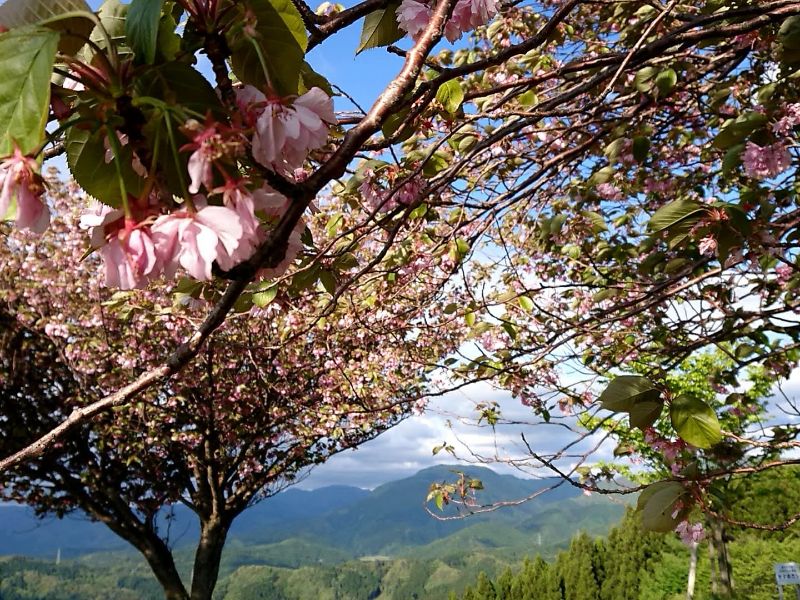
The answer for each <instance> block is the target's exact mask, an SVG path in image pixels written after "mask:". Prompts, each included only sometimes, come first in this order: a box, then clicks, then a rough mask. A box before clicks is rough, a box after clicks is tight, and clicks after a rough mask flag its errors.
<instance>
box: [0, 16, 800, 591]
mask: <svg viewBox="0 0 800 600" xmlns="http://www.w3.org/2000/svg"><path fill="white" fill-rule="evenodd" d="M361 21H363V22H362V24H361V39H360V44H359V46H358V48H354V49H353V51H354V52H367V51H368V52H383V51H384V50H383V48H385V51H387V52H389V53H391V54H393V55H398V56H400V57H401V59H402V66H400V68H399V70H398V72H397V73H396V75H395V77H394V79H393V80H392V81H391V82H390V83H389V84H388V85H387V86H386V88H385V89H384V90H383V91H382V92H381V93H380V94H378V95H377V97H376V98H374V101H373V103H372V104H371V106H370V107H369V108H368V109H367V108H361V106H360V105H359V104H358V102H356V101H355V100H354V99H353V98H352V96H351V95H349V94H348V92H347V90H344V89H342V88H341V87H339V86H337V85H336V83H335V82H329V81H327V80H326V79H325V78H324V77H322V75H320V74H319V73H317V72H315V71H314V69H313V63H314V59H313V53H311V54H309V53H310V52H311V50H313V49H314V48H315V47H317V46H321V47H323V48H324V47H325V45H326V44H328V43H329V41H330V40H331V38H334V37H336V36H338V35H340V34H342V32H343V31H344V30H346V29H347V28H350V27H352V26H355V24H356V23H357V22H361ZM0 24H3V25H4V28H5V29H6V31H5V32H3V33H2V34H0V66H2V68H3V72H4V73H6V76H4V78H3V81H2V82H0V153H2V154H3V156H4V157H5V158H3V160H2V163H0V183H1V184H2V185H1V186H0V217H2V218H4V219H6V220H7V221H8V224H5V225H2V227H3V229H2V232H3V244H2V246H0V253H2V256H3V260H2V262H1V263H0V264H2V267H0V281H2V282H3V285H2V288H0V316H2V319H3V322H4V323H7V326H6V327H5V329H4V332H3V336H4V337H3V344H4V348H3V352H4V357H3V362H2V364H3V365H4V372H3V379H2V380H0V381H2V382H3V385H4V386H5V387H4V389H3V392H4V395H5V396H7V397H8V398H9V401H8V402H7V403H4V407H6V406H7V407H8V409H5V408H4V410H7V414H5V415H4V416H3V419H2V421H0V424H2V426H3V427H4V428H6V429H8V430H9V432H10V433H9V435H8V437H7V438H6V439H5V440H4V442H3V457H2V458H0V469H2V472H3V474H4V475H3V480H5V481H4V488H3V489H4V494H6V495H9V496H13V497H18V498H22V499H25V500H26V501H28V502H31V503H33V504H36V505H38V506H40V507H41V510H44V511H48V510H55V511H56V512H59V511H64V510H68V509H69V508H71V507H72V506H81V507H82V508H83V509H84V510H87V511H88V512H89V513H90V514H93V515H94V516H95V517H96V518H101V519H103V520H106V518H107V519H108V521H107V522H113V523H115V526H117V527H119V528H120V531H122V525H121V523H128V524H129V526H130V527H131V528H133V529H137V528H141V527H145V528H146V529H147V528H149V529H148V531H147V532H146V535H145V534H142V531H141V530H139V531H138V533H136V537H139V538H141V535H140V534H142V535H145V537H148V536H150V537H149V538H148V539H150V542H147V543H145V542H141V544H140V545H139V546H138V547H140V549H141V550H142V551H143V552H144V553H145V555H147V554H148V552H152V551H153V550H152V548H151V546H149V545H148V544H151V545H153V547H157V546H158V542H157V540H156V538H158V535H157V532H154V531H152V529H153V527H152V525H153V523H154V521H153V515H154V514H155V512H154V511H157V509H158V507H160V506H162V505H164V504H165V503H169V502H174V501H178V500H180V501H183V502H185V503H187V504H188V505H189V506H191V507H193V508H194V509H195V511H196V512H197V513H198V515H199V516H200V518H201V521H203V522H204V523H207V526H208V527H211V528H212V529H213V528H214V527H216V528H217V529H218V533H219V534H220V535H215V536H212V537H215V539H216V540H217V542H215V543H214V544H211V545H210V546H208V547H207V548H206V550H207V554H208V556H210V557H212V562H213V556H215V555H218V551H219V550H220V549H221V545H220V544H221V543H224V530H225V528H226V525H229V520H230V519H231V518H233V516H235V514H238V511H240V510H243V509H244V508H245V507H246V505H247V504H248V503H249V502H251V501H253V499H254V498H257V497H258V495H259V494H264V493H271V490H273V489H275V486H277V487H280V485H282V483H280V482H283V483H286V482H289V481H291V480H292V478H293V477H294V476H295V475H296V474H297V473H298V472H299V470H301V469H302V468H303V467H304V466H307V465H309V464H313V463H315V462H319V461H322V460H324V459H325V458H326V457H327V456H329V455H330V454H332V453H335V452H338V451H340V450H341V449H344V448H348V447H353V446H355V445H358V444H359V443H360V442H361V441H363V440H366V439H369V438H370V437H372V436H374V435H376V434H377V433H379V432H380V431H382V430H384V429H385V428H387V427H389V426H391V425H392V424H393V423H395V422H397V421H398V420H400V419H402V418H403V417H404V416H406V415H408V414H409V413H410V411H411V410H412V409H413V408H414V407H415V406H416V407H417V408H422V407H423V406H424V403H425V401H426V399H428V398H430V397H432V396H435V395H440V394H444V393H446V392H447V391H448V390H453V389H456V388H460V387H464V386H467V385H469V384H470V383H474V382H479V381H483V382H488V383H490V384H491V385H492V386H494V387H496V388H497V389H500V390H505V391H507V392H509V393H510V394H512V395H513V396H514V397H515V398H516V399H517V400H518V401H519V402H521V403H522V404H523V405H524V406H526V407H528V408H529V410H530V414H531V426H533V425H536V426H541V427H553V426H556V427H559V428H560V429H561V430H562V431H563V432H564V433H565V435H567V434H569V435H571V436H572V437H571V439H569V440H567V441H565V442H564V446H563V448H562V449H561V450H559V451H557V452H547V453H544V452H541V451H539V450H538V449H537V448H536V447H535V444H534V443H533V442H532V441H530V440H532V439H533V437H534V436H531V435H528V436H527V437H525V438H524V442H525V444H526V445H527V446H526V447H527V454H526V456H525V457H524V460H525V461H527V462H525V464H526V465H529V466H533V467H538V468H545V469H550V470H554V471H556V472H557V473H559V474H560V475H562V476H563V477H564V478H565V480H566V481H567V482H568V483H569V484H576V485H583V486H585V487H587V488H588V489H594V490H596V491H599V487H598V486H597V485H595V482H596V481H597V480H598V478H600V479H602V478H604V477H613V476H614V475H615V474H616V473H617V472H618V471H620V470H621V469H620V465H612V466H602V467H598V469H599V470H598V471H597V472H591V473H589V477H588V479H587V480H585V481H584V482H583V483H580V482H576V481H575V480H574V479H573V476H574V475H575V474H577V473H579V472H582V471H581V469H582V468H583V467H585V466H587V465H588V464H590V463H591V462H592V455H593V453H594V450H596V449H597V448H599V447H600V445H601V444H602V443H603V440H604V439H609V438H612V437H614V436H615V435H616V434H617V433H618V432H619V433H620V436H619V437H620V438H621V439H625V438H630V436H631V434H630V430H631V429H638V430H640V431H646V430H648V429H649V428H650V427H651V426H655V427H656V429H657V431H658V432H659V433H658V440H656V441H658V443H659V445H653V444H651V447H652V448H654V449H655V450H657V451H659V452H662V453H664V451H665V449H666V450H670V451H671V450H673V449H674V448H675V447H676V446H681V448H684V447H686V446H687V445H689V446H691V447H692V448H694V449H696V451H697V452H698V453H699V456H701V457H703V458H704V459H705V460H703V461H698V462H697V463H695V466H694V467H693V468H687V469H683V470H677V472H670V473H668V474H665V476H666V479H665V480H663V481H659V482H654V483H652V484H650V485H649V486H648V487H647V489H645V490H644V491H643V493H642V496H641V497H640V505H641V506H642V510H643V511H644V512H645V513H648V514H650V515H651V516H655V517H656V518H655V519H651V520H650V521H651V522H654V521H655V522H658V525H657V527H656V528H664V527H665V525H664V524H665V523H666V524H667V525H672V526H674V522H673V521H675V519H676V518H677V517H680V516H687V515H689V513H690V511H691V510H692V509H693V507H698V506H699V507H700V508H702V509H704V510H714V509H713V507H712V505H713V501H712V500H709V498H710V497H711V496H713V491H714V482H715V481H717V480H720V479H723V478H725V477H728V476H733V475H747V474H748V473H753V472H758V471H764V470H769V469H773V468H778V467H781V466H784V465H786V464H787V463H791V462H794V461H795V459H793V458H791V456H787V454H786V452H785V451H787V450H790V449H792V448H795V447H796V446H797V444H798V442H797V441H796V437H797V433H798V431H800V430H798V427H797V425H796V424H795V421H796V419H795V417H796V416H797V415H798V409H797V407H796V405H795V404H794V402H793V401H792V399H791V398H788V397H787V398H785V399H783V400H782V399H780V398H778V399H776V400H775V401H774V402H773V403H772V404H771V405H770V407H769V410H768V409H767V407H766V406H764V405H760V404H758V403H757V402H756V401H755V400H754V399H753V395H752V394H748V390H747V389H746V386H745V381H746V373H747V372H748V369H751V368H753V369H757V371H758V373H759V375H758V377H759V380H760V381H763V382H768V383H769V384H772V385H774V386H777V385H779V384H780V383H781V382H782V381H785V380H786V379H787V378H789V377H790V375H791V373H792V371H793V369H795V368H796V367H797V364H798V361H799V360H800V351H799V350H798V343H800V325H799V324H798V322H800V319H798V310H799V306H798V300H797V298H796V296H797V295H796V292H795V290H796V288H797V286H798V283H800V263H799V262H798V261H800V258H798V252H797V240H798V232H800V219H799V218H798V214H800V212H799V210H798V197H797V185H796V175H795V174H796V169H795V162H796V160H797V150H796V137H797V127H798V125H800V101H799V100H800V99H799V98H798V87H797V74H798V68H800V56H799V55H798V53H797V51H798V48H800V26H799V25H798V24H800V3H798V2H792V1H789V0H776V1H763V2H762V1H759V2H733V3H731V2H718V1H716V0H708V1H697V2H684V3H679V2H677V1H676V0H672V1H669V2H665V3H659V2H655V3H654V2H628V1H620V2H616V1H613V0H612V1H608V2H585V1H581V0H566V1H543V2H539V1H530V2H529V1H522V2H515V1H508V2H494V1H492V0H438V1H437V2H432V1H428V2H419V1H417V0H403V1H402V2H400V3H397V2H389V1H383V0H364V1H362V2H360V3H356V4H354V5H352V6H349V7H345V6H341V5H338V4H335V5H334V4H330V3H324V4H323V5H321V6H320V7H311V6H309V5H307V4H306V3H305V2H303V1H302V0H292V1H287V0H247V1H245V2H232V1H230V0H176V1H174V2H173V1H166V0H165V1H149V0H133V1H132V2H131V3H129V4H122V3H120V2H118V1H117V0H107V1H106V2H105V3H103V5H102V6H101V7H100V9H99V10H98V11H97V12H96V13H94V12H91V11H90V10H89V8H88V6H86V5H85V3H84V2H83V0H69V1H67V0H64V2H61V3H57V4H53V3H49V2H44V1H36V2H21V1H19V0H9V1H8V2H6V3H5V4H4V5H3V6H2V7H1V8H0ZM395 44H399V45H395ZM200 55H203V56H204V58H205V59H207V61H208V64H210V67H209V69H208V72H207V75H208V77H207V76H206V75H204V72H203V71H202V67H201V64H202V63H201V62H200V61H198V57H200ZM307 55H308V56H307ZM334 97H335V98H336V102H335V103H334V100H333V99H334ZM58 155H64V156H65V157H66V162H67V165H68V168H69V171H70V174H71V176H72V178H73V180H74V181H73V182H67V183H58V182H56V181H55V180H52V179H50V178H48V177H46V176H43V175H42V172H41V168H42V167H41V160H42V159H43V158H44V157H53V156H58ZM90 197H91V199H90ZM709 349H716V350H718V351H719V352H721V353H723V354H724V356H725V359H724V360H720V362H719V364H718V365H717V367H715V369H713V375H712V377H713V388H712V392H711V393H710V394H705V393H699V392H698V390H697V389H693V388H692V387H691V386H686V385H683V384H680V383H679V382H676V381H675V377H676V374H678V375H680V374H681V373H684V372H685V370H682V367H681V365H685V361H687V360H689V361H691V360H699V359H698V358H697V357H699V356H704V355H706V354H704V353H706V352H707V351H708V350H709ZM40 365H41V366H40ZM33 369H35V374H34V371H33ZM671 378H672V379H671ZM763 391H764V390H760V391H759V393H761V392H763ZM773 408H774V409H777V408H780V410H781V411H783V413H781V412H779V411H777V410H772V409H773ZM608 411H611V412H612V413H617V414H618V415H622V418H619V417H613V416H609V413H608ZM767 412H768V413H769V417H767V416H763V418H760V417H761V416H762V413H767ZM478 413H479V416H478V418H479V420H480V422H482V423H485V424H487V425H489V426H491V427H496V426H498V425H502V424H503V422H504V421H503V414H502V411H501V410H500V408H499V407H498V406H496V405H495V404H493V403H491V402H488V401H487V402H485V403H483V404H481V405H480V406H479V407H478ZM784 413H788V414H784ZM610 419H611V420H613V421H614V426H613V428H612V429H611V430H609V429H608V427H606V425H607V424H608V423H609V420H610ZM635 435H638V434H635ZM565 439H566V438H565ZM651 441H652V439H651ZM753 453H756V454H760V456H762V457H765V458H764V460H761V461H760V462H758V464H755V465H754V464H751V463H749V462H748V461H747V460H745V459H746V458H749V457H751V456H752V455H753ZM673 462H674V461H673V460H672V459H669V458H667V464H669V463H673ZM87 465H88V466H87ZM687 467H688V465H687ZM623 470H624V469H623ZM583 472H584V474H586V472H585V470H584V471H583ZM76 478H77V479H76ZM109 478H111V479H109ZM154 480H158V481H154ZM109 481H114V482H115V484H114V490H106V491H103V492H102V493H103V494H106V492H108V491H113V493H110V494H107V496H108V498H107V499H108V501H109V502H112V503H114V504H115V506H114V507H113V508H110V507H109V506H106V505H102V506H100V505H97V506H95V503H96V502H97V501H98V499H99V498H98V496H97V494H98V493H99V491H100V488H102V487H103V486H104V485H106V484H107V483H108V482H109ZM69 486H72V488H71V490H70V489H68V488H69ZM87 486H89V487H91V490H92V491H91V492H87V491H86V490H87V489H88V488H87ZM478 487H479V484H478V483H476V482H464V481H463V480H462V481H461V482H460V483H459V484H457V485H455V486H449V487H448V486H443V487H438V488H434V489H433V490H432V495H431V498H432V499H433V500H435V501H436V502H437V503H440V504H441V503H443V502H445V501H451V500H453V499H457V497H458V496H459V495H460V496H461V497H462V499H463V498H467V499H469V498H471V497H472V495H473V493H474V491H475V490H476V489H477V488H478ZM636 489H641V488H636ZM617 491H620V490H617ZM629 491H631V490H629ZM193 494H194V496H193ZM201 498H202V501H201V500H200V499H201ZM105 501H106V499H105V498H104V499H103V502H105ZM208 502H210V504H207V503H208ZM110 510H114V511H117V512H116V513H115V515H114V516H113V517H104V516H103V515H107V514H109V513H108V511H110ZM104 511H105V512H104ZM120 515H124V517H122V516H120ZM225 515H227V516H225ZM727 518H729V519H730V520H731V521H734V522H736V521H737V520H736V519H735V517H731V516H728V517H727ZM797 518H800V517H797V516H789V517H787V518H786V519H784V520H783V522H782V523H773V524H761V526H764V527H776V528H779V527H785V526H788V525H789V524H791V523H793V522H794V521H796V520H797ZM148 520H150V521H151V523H150V524H149V525H148V524H147V521H148ZM739 524H740V525H741V524H742V523H739ZM755 525H758V524H755ZM127 526H128V525H126V527H127ZM667 528H668V527H667ZM151 534H153V535H154V536H155V538H153V535H151ZM128 535H129V538H128V539H131V540H132V539H133V534H128ZM203 544H204V542H203V540H202V539H201V544H200V547H199V555H200V554H203V552H206V550H203V547H204V546H203ZM217 559H218V556H217ZM151 564H153V565H154V569H155V568H156V565H159V564H160V565H163V564H165V562H164V560H155V561H154V562H153V563H151ZM204 573H207V574H208V575H207V577H208V579H207V581H205V582H203V581H202V579H203V577H198V575H197V572H196V576H195V579H194V582H193V585H196V587H197V590H198V591H197V592H196V593H195V592H194V591H191V592H187V591H186V589H185V588H184V587H183V584H182V583H180V582H178V583H177V584H175V585H174V586H173V588H174V589H173V591H172V592H170V593H172V594H173V595H174V597H176V598H178V597H185V596H186V594H187V593H191V594H192V597H198V598H200V597H207V595H208V594H210V593H211V590H213V583H214V581H213V580H214V579H215V571H214V569H205V570H204ZM160 579H161V577H160ZM168 580H172V581H175V578H174V577H173V576H172V575H171V574H165V575H164V576H163V581H162V582H166V581H168Z"/></svg>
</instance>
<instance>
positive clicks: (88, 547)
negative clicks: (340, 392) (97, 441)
mask: <svg viewBox="0 0 800 600" xmlns="http://www.w3.org/2000/svg"><path fill="white" fill-rule="evenodd" d="M368 495H369V491H368V490H364V489H361V488H357V487H349V486H343V485H337V486H329V487H324V488H320V489H317V490H313V491H308V490H301V489H297V488H289V489H287V490H285V491H283V492H281V493H279V494H277V495H275V496H273V497H271V498H267V499H266V500H264V501H262V502H260V503H258V504H256V505H255V506H253V507H252V508H250V509H249V510H246V511H245V512H244V513H243V514H242V515H241V516H240V517H239V518H238V519H237V520H236V522H235V523H234V525H233V527H232V528H231V539H235V538H236V537H237V536H238V535H244V534H247V533H248V532H249V531H250V530H251V529H254V528H259V529H270V528H272V527H275V526H276V524H280V525H281V527H285V526H287V525H289V524H291V523H296V522H297V521H301V520H304V519H307V518H308V515H309V514H313V515H318V514H321V513H325V512H328V511H331V510H336V509H338V508H341V507H343V506H347V505H349V504H353V503H355V502H357V501H358V500H361V499H362V498H364V497H366V496H368ZM161 529H162V531H164V532H166V531H167V530H169V539H170V541H171V543H172V544H173V545H175V546H178V547H180V546H181V545H186V544H188V543H190V542H194V541H195V540H196V539H197V538H198V531H199V528H198V524H197V520H196V518H195V516H194V514H193V513H192V512H191V511H190V510H189V509H187V508H186V507H184V506H180V505H178V506H175V507H173V510H172V511H171V512H170V514H169V517H167V516H166V515H165V516H164V517H162V525H161ZM129 548H130V546H129V545H128V543H127V542H125V541H124V540H122V539H120V538H119V537H117V535H116V534H114V533H112V532H111V531H110V530H109V529H108V527H106V526H105V525H103V524H102V523H98V522H92V521H90V520H89V519H88V518H87V517H86V516H84V515H83V513H78V512H76V513H73V514H70V515H67V516H66V517H64V518H63V519H56V518H55V517H45V518H44V519H37V518H36V517H35V516H34V514H33V511H32V510H31V509H30V508H28V507H27V506H20V505H16V504H0V555H9V554H15V555H23V556H37V557H54V556H56V553H57V552H58V550H59V549H60V550H61V555H62V557H64V558H67V557H73V556H78V555H81V554H90V553H95V552H104V551H115V550H128V549H129Z"/></svg>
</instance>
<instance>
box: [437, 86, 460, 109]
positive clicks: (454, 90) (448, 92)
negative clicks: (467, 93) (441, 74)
mask: <svg viewBox="0 0 800 600" xmlns="http://www.w3.org/2000/svg"><path fill="white" fill-rule="evenodd" d="M436 99H437V100H438V101H439V103H440V104H441V105H442V106H443V107H444V109H445V110H446V111H447V112H449V113H450V114H451V115H454V114H455V113H457V112H458V109H459V108H461V103H462V102H464V90H463V89H461V84H460V83H459V82H458V81H457V80H456V79H451V80H450V81H446V82H445V83H443V84H442V85H441V87H439V89H438V90H437V91H436Z"/></svg>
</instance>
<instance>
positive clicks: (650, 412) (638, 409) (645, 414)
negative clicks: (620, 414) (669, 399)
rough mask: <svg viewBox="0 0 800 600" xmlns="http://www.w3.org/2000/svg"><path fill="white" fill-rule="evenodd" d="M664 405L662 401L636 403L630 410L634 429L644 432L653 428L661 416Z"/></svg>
mask: <svg viewBox="0 0 800 600" xmlns="http://www.w3.org/2000/svg"><path fill="white" fill-rule="evenodd" d="M663 408H664V403H663V402H662V401H661V400H649V399H644V400H639V401H638V402H635V403H634V404H633V406H632V407H631V410H630V422H631V425H633V426H634V427H638V428H639V429H641V430H642V431H644V430H645V429H647V428H648V427H652V426H653V423H655V422H656V421H657V420H658V417H660V416H661V411H662V410H663Z"/></svg>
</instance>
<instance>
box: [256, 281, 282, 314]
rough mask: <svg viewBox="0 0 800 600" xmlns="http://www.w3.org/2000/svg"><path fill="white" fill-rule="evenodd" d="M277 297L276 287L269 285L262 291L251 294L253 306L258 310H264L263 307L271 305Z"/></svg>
mask: <svg viewBox="0 0 800 600" xmlns="http://www.w3.org/2000/svg"><path fill="white" fill-rule="evenodd" d="M277 295H278V286H277V285H275V284H270V285H268V286H267V287H265V288H264V289H261V290H259V291H257V292H253V304H255V305H256V306H258V307H259V308H264V307H265V306H267V305H269V304H270V303H272V301H273V300H275V297H276V296H277Z"/></svg>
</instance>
